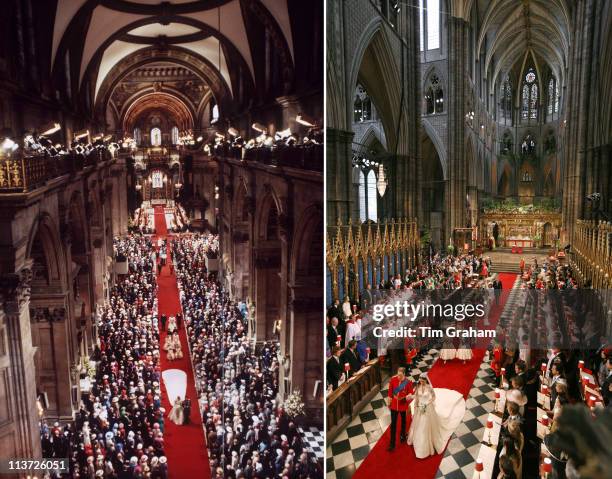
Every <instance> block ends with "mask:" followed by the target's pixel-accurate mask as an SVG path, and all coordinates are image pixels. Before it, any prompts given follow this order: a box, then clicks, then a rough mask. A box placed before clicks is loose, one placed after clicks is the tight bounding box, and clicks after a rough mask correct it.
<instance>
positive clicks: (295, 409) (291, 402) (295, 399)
mask: <svg viewBox="0 0 612 479" xmlns="http://www.w3.org/2000/svg"><path fill="white" fill-rule="evenodd" d="M283 408H284V409H285V412H286V413H287V416H289V417H291V418H295V417H297V416H301V415H303V414H304V401H303V400H302V394H301V393H300V391H299V390H295V391H293V392H291V393H290V394H289V395H288V396H287V399H286V400H285V404H283Z"/></svg>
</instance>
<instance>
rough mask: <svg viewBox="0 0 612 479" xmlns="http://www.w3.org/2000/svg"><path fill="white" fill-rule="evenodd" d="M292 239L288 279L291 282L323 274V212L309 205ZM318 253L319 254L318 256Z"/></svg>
mask: <svg viewBox="0 0 612 479" xmlns="http://www.w3.org/2000/svg"><path fill="white" fill-rule="evenodd" d="M295 231H296V233H295V236H294V238H293V245H292V248H291V249H292V255H291V268H290V278H291V281H292V282H296V281H299V278H301V277H307V276H313V275H314V276H317V275H318V276H319V277H321V275H322V274H323V263H322V261H321V258H322V257H323V211H322V210H321V207H320V206H318V205H311V206H309V207H308V208H306V210H305V211H304V212H303V213H302V215H301V216H300V219H299V220H298V222H297V224H296V228H295ZM319 253H320V254H319Z"/></svg>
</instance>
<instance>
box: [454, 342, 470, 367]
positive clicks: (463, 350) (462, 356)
mask: <svg viewBox="0 0 612 479" xmlns="http://www.w3.org/2000/svg"><path fill="white" fill-rule="evenodd" d="M457 359H459V360H461V361H462V362H463V364H465V362H466V361H471V360H472V348H470V345H469V344H468V343H467V341H465V340H463V341H461V343H460V344H459V347H458V348H457Z"/></svg>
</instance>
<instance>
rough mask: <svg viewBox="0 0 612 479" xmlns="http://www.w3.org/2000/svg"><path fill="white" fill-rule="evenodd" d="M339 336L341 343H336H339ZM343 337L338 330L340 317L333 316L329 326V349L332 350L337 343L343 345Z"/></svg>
mask: <svg viewBox="0 0 612 479" xmlns="http://www.w3.org/2000/svg"><path fill="white" fill-rule="evenodd" d="M338 336H340V344H336V343H338ZM343 339H344V338H343V337H342V336H341V335H340V332H339V330H338V318H336V317H332V318H331V319H330V320H329V324H328V326H327V344H328V345H329V349H330V350H332V349H333V348H334V346H336V345H337V346H340V347H342V343H343V342H344V341H343Z"/></svg>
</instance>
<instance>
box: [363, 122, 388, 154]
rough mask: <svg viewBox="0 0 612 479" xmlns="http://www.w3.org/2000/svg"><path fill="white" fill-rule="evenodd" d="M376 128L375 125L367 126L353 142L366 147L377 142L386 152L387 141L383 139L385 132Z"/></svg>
mask: <svg viewBox="0 0 612 479" xmlns="http://www.w3.org/2000/svg"><path fill="white" fill-rule="evenodd" d="M377 126H378V125H377V124H376V123H373V124H370V125H368V128H367V129H366V130H365V132H364V133H363V135H361V138H355V141H356V142H358V143H361V144H363V145H367V146H369V145H371V144H372V143H374V142H376V141H377V142H378V143H380V145H381V146H382V147H383V148H384V149H385V150H386V149H387V139H386V138H385V132H384V131H381V130H380V129H379V128H378V127H377Z"/></svg>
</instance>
